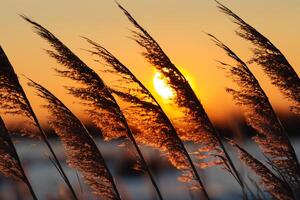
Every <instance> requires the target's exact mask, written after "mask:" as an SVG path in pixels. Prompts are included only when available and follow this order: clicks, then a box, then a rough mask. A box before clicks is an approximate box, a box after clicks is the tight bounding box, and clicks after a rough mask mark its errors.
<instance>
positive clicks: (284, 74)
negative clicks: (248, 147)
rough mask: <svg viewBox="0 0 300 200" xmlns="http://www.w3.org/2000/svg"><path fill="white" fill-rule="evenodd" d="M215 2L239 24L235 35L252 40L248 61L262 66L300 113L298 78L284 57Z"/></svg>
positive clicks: (262, 37)
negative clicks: (250, 54)
mask: <svg viewBox="0 0 300 200" xmlns="http://www.w3.org/2000/svg"><path fill="white" fill-rule="evenodd" d="M217 4H218V7H219V9H220V10H221V12H223V13H225V14H226V15H228V16H230V17H231V18H232V20H233V22H234V23H235V24H237V25H238V26H239V30H237V31H236V33H237V35H239V36H240V37H242V38H244V39H246V40H248V41H250V42H252V44H253V45H254V46H255V48H254V49H253V50H252V51H253V57H252V59H251V60H250V63H253V62H254V63H257V64H259V65H260V66H262V69H263V70H264V72H265V73H266V74H267V75H268V76H269V78H270V79H271V81H272V84H274V85H275V86H277V87H278V88H279V89H280V91H281V92H282V93H283V94H284V95H285V97H286V98H287V99H288V100H290V101H291V102H292V104H293V105H292V106H291V109H292V111H294V112H295V113H296V114H298V115H300V92H299V91H300V79H299V76H298V75H297V73H296V71H295V70H294V69H293V67H292V66H291V64H290V63H289V62H288V60H287V59H286V57H285V56H284V55H283V54H282V52H281V51H280V50H279V49H278V48H277V47H276V46H275V45H274V44H273V43H272V42H271V41H270V40H269V39H268V38H266V37H265V36H264V35H262V34H261V33H260V32H258V31H257V30H256V29H255V28H253V27H252V26H251V25H249V24H248V23H247V22H245V21H244V20H243V19H241V18H240V17H239V16H238V15H236V14H235V13H234V12H232V11H231V10H230V9H229V8H227V7H225V6H224V5H222V4H221V3H219V2H217Z"/></svg>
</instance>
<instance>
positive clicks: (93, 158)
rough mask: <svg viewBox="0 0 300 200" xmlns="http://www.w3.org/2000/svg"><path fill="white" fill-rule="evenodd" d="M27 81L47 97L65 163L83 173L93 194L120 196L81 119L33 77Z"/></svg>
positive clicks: (46, 106)
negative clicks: (64, 155) (61, 144)
mask: <svg viewBox="0 0 300 200" xmlns="http://www.w3.org/2000/svg"><path fill="white" fill-rule="evenodd" d="M28 84H29V85H30V86H32V87H34V88H35V89H36V91H37V94H38V96H40V97H41V98H43V99H44V100H45V101H46V103H45V105H44V107H45V108H46V109H47V110H48V112H50V113H51V114H50V115H51V116H50V120H49V124H50V126H51V128H53V130H54V131H55V133H56V134H57V135H58V136H59V138H60V139H61V141H62V143H63V146H64V148H65V152H66V155H67V163H68V164H69V165H70V166H71V167H73V168H75V169H77V170H78V171H79V172H80V173H81V174H82V176H83V178H84V180H85V182H86V183H87V184H88V185H89V186H90V187H91V189H92V191H93V193H94V194H95V195H97V196H99V197H100V198H104V199H112V200H121V197H120V195H119V192H118V190H117V187H116V185H115V183H114V180H113V178H112V175H111V173H110V171H109V169H108V167H107V165H106V163H105V160H104V158H103V156H102V154H101V152H100V151H99V149H98V148H97V145H96V144H95V142H94V140H93V139H92V138H91V136H90V134H89V132H88V130H87V129H86V128H85V126H84V125H83V124H82V123H81V121H80V120H79V119H78V118H77V117H76V116H75V115H74V114H73V113H72V112H71V111H70V110H69V109H68V108H67V107H66V106H65V105H64V104H63V103H62V102H61V101H60V100H59V99H58V98H56V97H55V96H54V95H53V94H52V93H51V92H50V91H48V90H47V89H46V88H44V87H43V86H41V85H40V84H38V83H36V82H34V81H32V80H30V82H29V83H28Z"/></svg>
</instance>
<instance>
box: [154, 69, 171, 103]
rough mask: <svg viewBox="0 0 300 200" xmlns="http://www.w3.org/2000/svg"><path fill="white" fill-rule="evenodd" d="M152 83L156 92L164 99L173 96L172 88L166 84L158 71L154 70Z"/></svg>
mask: <svg viewBox="0 0 300 200" xmlns="http://www.w3.org/2000/svg"><path fill="white" fill-rule="evenodd" d="M153 85H154V88H155V90H156V92H157V93H158V94H159V95H160V96H161V97H162V98H163V99H165V100H169V99H172V98H173V97H174V96H175V93H174V91H173V89H172V88H171V87H170V86H168V83H167V81H166V80H165V79H164V77H163V75H162V74H161V73H160V72H156V73H155V74H154V78H153Z"/></svg>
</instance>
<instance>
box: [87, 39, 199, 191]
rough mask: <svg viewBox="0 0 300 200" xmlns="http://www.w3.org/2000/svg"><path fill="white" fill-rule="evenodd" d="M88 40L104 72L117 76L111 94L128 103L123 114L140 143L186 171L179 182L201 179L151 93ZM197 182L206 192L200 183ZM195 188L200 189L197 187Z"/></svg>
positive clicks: (94, 43)
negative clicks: (160, 153) (100, 60)
mask: <svg viewBox="0 0 300 200" xmlns="http://www.w3.org/2000/svg"><path fill="white" fill-rule="evenodd" d="M86 40H87V41H88V42H89V43H90V44H91V45H92V46H93V48H94V50H92V51H89V52H91V53H92V54H94V55H97V56H99V57H100V58H101V59H102V60H103V61H104V62H105V64H104V65H105V66H106V68H105V70H104V71H105V72H107V73H110V74H114V75H117V76H118V79H117V81H116V82H118V85H117V86H115V87H114V86H112V87H113V88H112V89H111V91H112V92H113V93H114V94H116V95H117V96H118V97H120V98H121V99H122V100H123V101H125V102H126V103H127V105H124V106H123V107H124V108H123V110H124V114H125V117H126V119H127V121H128V123H129V124H130V125H131V126H132V127H133V130H134V131H133V133H134V134H135V137H136V138H137V141H138V142H140V143H141V144H144V145H148V146H151V147H154V148H157V149H159V150H160V151H161V152H162V153H164V154H166V155H167V157H168V159H169V161H170V162H171V163H172V164H173V166H175V167H176V168H177V169H179V170H181V171H183V175H182V176H181V177H180V180H182V181H185V182H190V181H191V180H193V181H197V180H198V179H200V177H198V173H197V171H196V169H195V168H194V165H193V163H192V160H191V159H190V157H189V155H188V153H187V151H186V149H185V147H184V145H183V143H182V142H181V140H180V139H179V137H178V135H177V132H176V130H175V128H174V127H173V125H172V123H171V121H170V120H169V119H168V117H167V116H166V114H165V113H164V111H163V109H162V108H161V107H160V105H159V103H158V102H157V101H156V99H155V98H154V97H153V95H152V94H151V93H150V91H149V90H148V89H147V88H146V87H145V86H144V85H143V84H142V83H141V82H140V81H139V80H138V79H137V77H136V76H135V75H134V74H133V73H132V72H131V71H130V70H129V69H128V68H127V67H126V66H125V65H124V64H123V63H121V62H120V61H119V60H118V59H117V58H116V57H115V56H114V55H113V54H111V53H110V52H109V51H108V50H107V49H105V48H104V47H102V46H101V45H99V44H97V43H96V42H94V41H92V40H89V39H87V38H86ZM121 85H122V86H121ZM122 105H123V104H122ZM198 181H200V187H201V188H203V183H202V182H201V180H198ZM193 185H194V187H196V188H197V187H199V185H198V184H196V183H194V184H193ZM197 185H198V186H197Z"/></svg>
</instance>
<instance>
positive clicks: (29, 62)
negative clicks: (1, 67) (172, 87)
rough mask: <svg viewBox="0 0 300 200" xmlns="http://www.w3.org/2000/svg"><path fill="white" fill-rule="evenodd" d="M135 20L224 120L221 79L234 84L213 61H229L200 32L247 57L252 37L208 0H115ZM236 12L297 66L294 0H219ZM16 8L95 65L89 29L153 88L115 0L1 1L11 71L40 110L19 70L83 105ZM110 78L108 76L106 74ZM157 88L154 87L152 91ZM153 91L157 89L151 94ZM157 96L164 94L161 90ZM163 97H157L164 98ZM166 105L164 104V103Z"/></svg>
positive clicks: (279, 101) (0, 35) (229, 109)
mask: <svg viewBox="0 0 300 200" xmlns="http://www.w3.org/2000/svg"><path fill="white" fill-rule="evenodd" d="M119 2H120V3H121V4H122V5H123V6H124V7H125V8H126V9H128V10H129V12H131V14H132V15H133V16H134V17H135V18H136V19H137V21H138V22H139V23H140V24H141V25H142V26H143V27H144V28H145V29H146V30H148V32H149V33H150V34H151V35H152V36H153V37H154V38H155V39H156V40H157V41H158V42H159V44H160V45H161V46H162V48H163V49H164V50H165V52H166V53H167V54H168V56H169V57H170V58H171V60H172V61H173V63H174V64H176V66H177V67H179V69H181V70H182V71H183V73H184V74H185V75H186V76H188V79H189V80H190V81H191V82H192V87H193V88H194V89H195V91H196V93H197V95H198V97H199V98H200V100H201V101H202V103H203V105H204V107H205V108H206V110H207V112H208V114H209V116H211V117H212V119H213V120H223V121H225V122H226V121H227V120H229V119H230V118H231V117H232V116H233V115H234V113H235V112H237V110H236V107H235V106H234V104H233V102H232V99H231V97H230V96H229V95H228V94H226V92H225V91H224V88H225V87H226V86H234V85H233V84H232V82H230V81H229V79H228V78H227V77H225V74H224V71H221V70H220V69H218V68H217V63H216V62H215V60H216V59H218V60H222V61H229V62H230V59H228V58H227V56H226V55H225V53H224V52H223V51H222V50H220V49H218V48H217V47H216V46H215V45H214V44H213V43H212V42H211V41H210V40H209V38H208V37H207V36H206V35H205V34H204V32H209V33H212V34H214V35H216V36H217V37H218V38H219V39H220V40H222V41H223V42H224V43H225V44H227V45H229V46H230V47H231V48H232V49H233V50H234V51H235V52H236V53H237V54H238V55H239V56H240V57H241V58H243V59H244V60H245V61H247V60H248V59H249V56H250V55H251V54H250V51H249V48H250V47H251V45H250V43H248V42H246V41H243V40H242V39H241V38H239V37H238V36H236V35H235V34H234V32H233V31H234V30H235V28H236V26H235V25H234V24H233V23H231V22H230V20H229V18H228V17H226V16H225V15H224V14H222V13H220V12H219V11H218V9H217V8H216V3H215V2H214V1H213V0H184V1H183V0H181V1H179V0H164V1H161V0H142V1H141V0H128V1H121V0H120V1H119ZM221 2H222V3H224V4H225V5H227V6H228V7H229V8H231V9H232V10H233V11H234V12H236V13H237V14H238V15H239V16H240V17H242V18H243V19H244V20H246V21H247V22H248V23H250V24H251V25H252V26H254V27H255V28H257V29H258V30H259V31H260V32H261V33H263V34H264V35H265V36H267V37H268V38H269V39H270V40H271V41H272V42H273V43H274V44H275V45H276V46H277V47H278V48H279V49H280V50H281V51H282V52H283V53H284V54H285V55H286V57H287V58H288V60H289V62H290V63H291V64H292V65H293V66H294V68H295V70H296V71H297V73H298V74H299V73H300V68H299V66H300V57H299V49H300V40H299V35H300V25H299V21H300V14H299V13H300V1H299V0H286V1H280V0H264V1H261V0H252V1H234V0H230V1H229V0H227V1H225V0H223V1H221ZM18 14H25V15H26V16H28V17H30V18H31V19H33V20H35V21H37V22H38V23H40V24H42V25H43V26H45V27H46V28H48V29H49V30H50V31H52V32H53V33H54V34H55V35H56V36H57V37H58V38H60V39H61V40H62V41H63V42H64V43H65V44H66V45H67V46H69V47H70V48H71V49H72V50H73V51H74V52H75V53H76V54H77V55H79V57H81V58H82V59H83V60H84V61H85V62H86V63H87V64H89V65H90V66H91V67H92V68H93V69H95V70H96V71H97V72H99V70H100V69H101V68H100V65H99V64H98V63H96V62H94V61H93V59H94V58H95V57H92V56H90V55H89V54H88V53H87V52H85V51H84V50H82V49H89V48H90V46H89V45H88V44H87V43H86V42H85V41H84V40H83V39H81V38H80V37H79V36H86V37H89V38H91V39H93V40H95V41H97V42H99V43H100V44H102V45H103V46H104V47H106V48H107V49H109V50H110V51H111V52H112V53H113V54H114V55H115V56H117V57H118V58H119V59H120V60H121V61H122V62H123V63H124V64H126V65H127V66H128V67H129V68H130V69H131V70H132V71H133V72H134V73H135V74H136V75H137V77H138V78H140V79H141V80H142V82H143V83H145V85H146V86H147V87H148V88H149V89H150V90H151V91H153V92H155V90H154V89H153V74H154V70H153V68H152V67H151V66H150V65H149V64H148V63H147V62H146V61H145V60H144V59H143V57H142V56H141V55H140V52H141V49H140V47H138V45H137V44H136V43H134V42H133V41H132V40H130V39H128V38H127V36H130V31H129V29H130V28H133V27H132V26H131V24H130V23H129V22H128V20H127V19H126V17H125V16H124V15H123V13H122V12H121V11H120V10H119V9H118V8H117V7H116V4H115V3H114V1H113V0H89V1H79V0H72V1H71V0H51V1H40V0H26V1H25V0H2V1H1V4H0V26H1V27H2V28H1V32H0V45H1V46H2V47H3V49H4V50H5V51H6V53H7V55H8V57H9V59H10V61H11V63H12V64H13V66H14V68H15V71H16V72H17V73H18V75H20V78H21V82H22V84H23V85H24V88H25V90H26V92H28V96H29V98H30V99H31V100H32V102H33V107H34V108H35V109H36V110H37V111H38V115H39V116H41V117H43V116H44V114H45V112H44V111H42V110H41V108H40V107H39V104H40V101H38V99H37V98H36V97H34V93H33V92H32V90H31V89H29V88H28V87H25V80H24V78H23V77H22V76H21V74H24V75H26V76H28V77H30V78H32V79H33V80H35V81H37V82H39V83H41V84H42V85H44V86H46V87H47V88H48V89H49V90H50V91H52V92H53V93H54V94H56V95H57V96H58V97H59V98H61V99H62V100H63V101H64V102H65V103H66V104H67V105H68V106H69V107H70V108H71V109H72V110H73V111H75V112H76V113H81V112H82V111H81V110H82V109H81V108H80V107H78V106H77V105H78V104H74V103H73V102H74V99H73V98H71V97H70V96H68V95H66V90H64V89H63V87H62V86H63V85H67V82H66V81H65V79H62V78H59V77H57V76H55V73H54V71H53V70H52V68H53V67H58V66H59V65H58V64H57V63H56V61H54V60H53V59H52V58H49V57H48V56H47V55H46V53H45V52H44V51H43V48H48V45H47V43H46V42H45V41H44V40H42V39H41V38H40V37H39V36H37V35H36V34H34V33H33V31H32V29H31V26H30V25H29V24H28V23H26V22H25V21H23V20H22V19H21V18H20V17H19V16H18ZM251 69H252V71H253V72H254V74H255V75H256V76H257V78H258V79H259V81H260V83H261V85H262V86H263V88H264V89H265V91H266V92H267V94H268V95H269V97H270V100H271V103H272V104H273V105H274V107H275V108H276V110H278V111H279V110H286V108H287V106H288V104H287V101H286V100H284V99H283V97H282V96H281V95H280V93H279V91H278V90H277V89H276V88H274V87H272V86H271V85H270V81H269V79H268V78H267V77H266V76H265V75H264V74H263V73H262V71H261V70H260V69H259V68H258V67H257V66H255V65H251ZM105 80H106V81H109V80H110V79H109V77H106V76H105ZM154 94H155V93H154ZM156 95H157V94H156ZM159 100H162V99H161V98H159ZM162 103H163V102H162ZM165 108H166V110H167V111H168V112H171V111H170V109H168V108H167V107H165Z"/></svg>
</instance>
